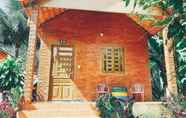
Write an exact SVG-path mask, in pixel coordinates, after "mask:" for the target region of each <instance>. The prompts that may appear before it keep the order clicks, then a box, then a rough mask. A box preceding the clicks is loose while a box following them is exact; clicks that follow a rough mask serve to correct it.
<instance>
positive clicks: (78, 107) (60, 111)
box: [17, 101, 100, 118]
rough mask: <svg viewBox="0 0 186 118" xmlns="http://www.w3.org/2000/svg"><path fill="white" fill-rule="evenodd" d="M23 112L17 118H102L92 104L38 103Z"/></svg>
mask: <svg viewBox="0 0 186 118" xmlns="http://www.w3.org/2000/svg"><path fill="white" fill-rule="evenodd" d="M32 107H33V109H32V110H22V111H20V112H18V113H17V118H87V117H88V118H100V117H99V115H98V113H97V112H96V110H95V107H94V105H93V104H92V103H91V102H67V101H66V102H40V103H39V102H38V103H33V104H32Z"/></svg>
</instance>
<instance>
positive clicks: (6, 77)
mask: <svg viewBox="0 0 186 118" xmlns="http://www.w3.org/2000/svg"><path fill="white" fill-rule="evenodd" d="M22 65H23V64H22V61H21V59H20V58H19V59H13V58H12V57H8V58H7V59H6V60H5V61H3V62H2V63H0V90H1V91H10V90H11V89H12V88H17V87H18V89H20V90H21V89H22V88H23V84H24V82H23V81H24V73H23V72H24V70H23V67H22Z"/></svg>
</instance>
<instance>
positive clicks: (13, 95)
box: [9, 87, 22, 111]
mask: <svg viewBox="0 0 186 118" xmlns="http://www.w3.org/2000/svg"><path fill="white" fill-rule="evenodd" d="M21 97H22V89H20V88H19V87H16V88H12V89H11V90H10V101H9V102H10V104H11V106H12V107H13V108H14V109H15V111H18V110H19V106H18V103H19V102H20V100H21Z"/></svg>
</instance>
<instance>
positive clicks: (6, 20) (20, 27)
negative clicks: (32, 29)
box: [0, 0, 29, 57]
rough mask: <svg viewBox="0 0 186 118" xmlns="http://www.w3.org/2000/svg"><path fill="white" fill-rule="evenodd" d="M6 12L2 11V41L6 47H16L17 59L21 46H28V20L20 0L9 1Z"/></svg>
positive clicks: (0, 22) (0, 14)
mask: <svg viewBox="0 0 186 118" xmlns="http://www.w3.org/2000/svg"><path fill="white" fill-rule="evenodd" d="M5 3H6V4H7V7H6V10H4V11H3V10H2V9H0V26H1V29H0V30H1V35H0V36H1V41H0V42H2V43H3V44H5V45H14V46H15V54H16V57H17V56H18V54H19V48H20V46H21V45H22V44H23V45H27V42H28V33H29V28H28V27H27V18H26V15H25V14H24V12H23V10H22V6H21V4H20V2H19V1H18V0H8V1H6V2H5Z"/></svg>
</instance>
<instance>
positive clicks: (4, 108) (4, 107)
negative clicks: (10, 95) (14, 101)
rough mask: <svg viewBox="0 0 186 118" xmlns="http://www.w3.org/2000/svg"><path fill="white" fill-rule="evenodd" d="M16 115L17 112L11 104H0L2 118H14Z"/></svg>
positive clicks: (0, 116) (3, 102) (0, 117)
mask: <svg viewBox="0 0 186 118" xmlns="http://www.w3.org/2000/svg"><path fill="white" fill-rule="evenodd" d="M14 115H15V111H14V109H13V108H12V107H11V105H10V104H9V103H7V102H5V101H2V102H0V118H12V117H13V116H14Z"/></svg>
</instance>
